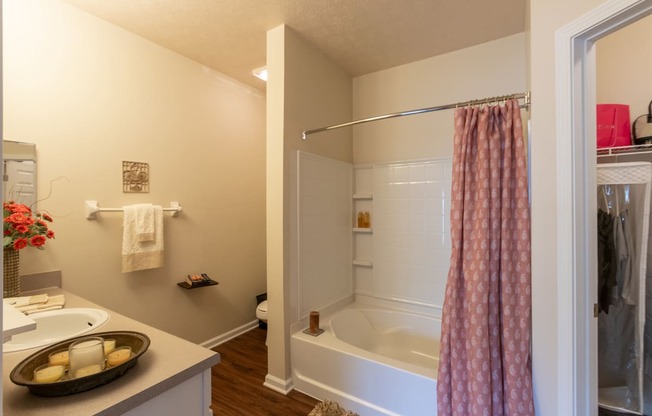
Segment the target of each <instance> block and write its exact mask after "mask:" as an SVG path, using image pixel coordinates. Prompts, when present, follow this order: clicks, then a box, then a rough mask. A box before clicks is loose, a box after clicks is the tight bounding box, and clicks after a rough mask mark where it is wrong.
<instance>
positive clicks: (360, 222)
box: [358, 211, 364, 228]
mask: <svg viewBox="0 0 652 416" xmlns="http://www.w3.org/2000/svg"><path fill="white" fill-rule="evenodd" d="M358 228H364V212H362V211H360V212H358Z"/></svg>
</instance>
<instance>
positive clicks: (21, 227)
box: [14, 224, 29, 234]
mask: <svg viewBox="0 0 652 416" xmlns="http://www.w3.org/2000/svg"><path fill="white" fill-rule="evenodd" d="M14 229H15V230H16V231H18V232H19V233H21V234H26V233H27V232H28V231H29V227H28V226H26V225H25V224H16V225H14Z"/></svg>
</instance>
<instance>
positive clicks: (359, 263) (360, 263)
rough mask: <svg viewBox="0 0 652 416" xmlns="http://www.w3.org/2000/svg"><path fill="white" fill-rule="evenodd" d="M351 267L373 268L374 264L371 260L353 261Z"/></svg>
mask: <svg viewBox="0 0 652 416" xmlns="http://www.w3.org/2000/svg"><path fill="white" fill-rule="evenodd" d="M353 265H354V266H360V267H374V262H373V261H371V260H353Z"/></svg>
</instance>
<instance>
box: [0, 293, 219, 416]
mask: <svg viewBox="0 0 652 416" xmlns="http://www.w3.org/2000/svg"><path fill="white" fill-rule="evenodd" d="M39 293H48V294H49V295H56V294H64V295H65V297H66V307H68V308H75V307H77V308H82V307H83V308H99V309H104V310H106V311H107V312H109V313H110V314H111V317H110V319H109V321H108V322H106V323H105V324H104V325H102V326H100V327H99V328H97V329H96V330H94V331H91V332H90V333H89V334H92V333H94V332H106V331H122V330H126V331H137V332H142V333H143V334H146V335H147V336H148V337H149V338H150V340H151V344H150V346H149V349H148V350H147V352H145V354H143V355H142V356H141V357H140V358H139V359H138V363H137V364H136V365H135V366H134V367H133V368H132V369H131V370H129V371H128V372H127V373H126V374H125V375H124V376H122V377H120V378H118V379H116V380H114V381H112V382H110V383H108V384H106V385H104V386H100V387H96V388H94V389H92V390H88V391H85V392H83V393H78V394H73V395H69V396H62V397H39V396H36V395H33V394H31V393H30V392H29V391H28V390H27V387H24V386H17V385H15V384H14V383H12V382H11V380H10V379H9V374H10V373H11V370H13V369H14V367H15V366H16V365H17V364H18V363H20V362H21V361H22V360H23V359H25V358H26V357H28V356H29V355H31V354H33V353H35V352H37V351H39V350H40V349H42V348H45V347H41V348H34V349H31V350H26V351H19V352H12V353H6V354H3V356H2V377H3V380H2V382H3V388H2V394H3V412H4V415H5V416H12V415H20V416H30V415H48V416H52V415H66V416H74V415H84V416H86V415H119V414H122V413H124V412H126V411H128V410H131V409H133V408H135V407H137V406H138V405H140V404H142V403H144V402H146V401H148V400H150V399H151V398H153V397H156V396H158V395H160V394H161V393H164V392H165V391H167V390H168V389H170V388H171V387H174V386H176V385H177V384H179V383H181V382H183V381H186V380H188V379H190V378H192V377H194V376H196V375H197V374H200V373H201V372H202V371H204V370H206V369H208V368H210V367H212V366H214V365H216V364H217V363H219V361H220V356H219V354H218V353H216V352H214V351H211V350H209V349H207V348H204V347H200V346H198V345H196V344H193V343H191V342H188V341H186V340H183V339H181V338H179V337H176V336H174V335H171V334H168V333H166V332H163V331H161V330H158V329H156V328H153V327H151V326H148V325H145V324H142V323H140V322H138V321H135V320H133V319H130V318H127V317H125V316H123V315H120V314H118V313H115V312H113V311H110V310H108V309H106V308H103V307H101V306H99V305H96V304H94V303H92V302H89V301H86V300H84V299H82V298H80V297H78V296H75V295H74V294H72V293H69V292H66V291H64V290H62V289H54V288H51V289H46V290H43V291H39Z"/></svg>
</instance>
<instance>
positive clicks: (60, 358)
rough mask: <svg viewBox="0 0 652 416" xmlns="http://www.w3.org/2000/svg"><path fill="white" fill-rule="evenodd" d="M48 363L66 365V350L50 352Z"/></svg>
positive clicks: (67, 359)
mask: <svg viewBox="0 0 652 416" xmlns="http://www.w3.org/2000/svg"><path fill="white" fill-rule="evenodd" d="M49 362H50V365H62V366H64V367H65V366H67V365H68V364H69V362H70V359H69V358H68V351H60V352H54V353H52V354H50V358H49Z"/></svg>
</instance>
